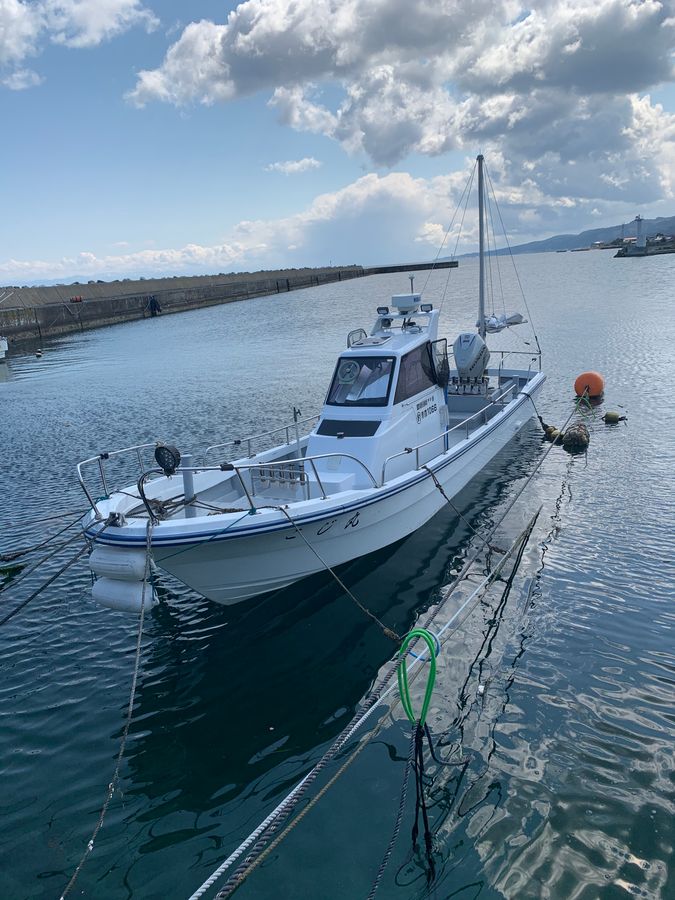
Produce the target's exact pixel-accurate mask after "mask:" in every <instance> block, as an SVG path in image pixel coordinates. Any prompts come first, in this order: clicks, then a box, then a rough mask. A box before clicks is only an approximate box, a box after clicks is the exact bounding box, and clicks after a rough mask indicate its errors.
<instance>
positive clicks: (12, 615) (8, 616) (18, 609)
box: [0, 546, 89, 628]
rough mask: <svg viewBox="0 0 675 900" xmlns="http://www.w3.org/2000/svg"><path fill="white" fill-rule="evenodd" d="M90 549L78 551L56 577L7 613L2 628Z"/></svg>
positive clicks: (1, 621)
mask: <svg viewBox="0 0 675 900" xmlns="http://www.w3.org/2000/svg"><path fill="white" fill-rule="evenodd" d="M88 549H89V548H88V547H86V546H85V547H82V549H81V550H78V552H77V553H76V554H75V556H73V557H71V558H70V559H69V560H68V562H67V563H66V564H65V565H64V566H61V568H60V569H59V571H58V572H57V573H56V574H55V575H52V577H51V578H49V579H47V581H45V582H44V584H41V585H40V587H39V588H38V589H37V590H35V591H33V593H32V594H31V595H30V597H28V598H27V599H26V600H24V601H23V602H22V603H19V605H18V606H16V607H15V608H14V609H13V610H12V611H11V612H9V613H7V615H6V616H4V618H2V619H0V628H1V627H2V626H3V625H4V624H5V623H6V622H9V620H10V619H13V618H14V616H15V615H16V614H17V613H20V612H21V610H22V609H25V608H26V607H27V606H28V604H29V603H32V602H33V600H35V598H36V597H38V596H39V595H40V594H41V593H42V591H44V589H45V588H47V587H49V585H50V584H52V582H54V581H56V579H57V578H58V577H59V576H60V575H63V573H64V572H65V571H66V569H69V568H70V567H71V566H72V565H74V564H75V563H76V562H77V561H78V559H79V558H80V557H81V556H82V554H83V553H86V552H87V550H88Z"/></svg>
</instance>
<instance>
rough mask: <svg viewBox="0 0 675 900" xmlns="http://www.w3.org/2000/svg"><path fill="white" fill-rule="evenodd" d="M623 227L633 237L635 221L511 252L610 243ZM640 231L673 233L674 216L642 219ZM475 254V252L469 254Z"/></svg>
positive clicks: (650, 234)
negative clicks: (598, 242)
mask: <svg viewBox="0 0 675 900" xmlns="http://www.w3.org/2000/svg"><path fill="white" fill-rule="evenodd" d="M622 228H623V235H624V237H635V233H636V227H635V221H632V222H628V223H627V224H625V225H623V226H622V225H611V226H610V227H608V228H591V229H589V230H588V231H582V232H580V234H556V235H555V236H554V237H550V238H546V240H543V241H530V242H529V243H527V244H517V245H516V246H515V247H514V246H512V247H511V250H512V251H513V253H546V252H550V251H552V250H576V249H577V247H590V246H592V244H594V243H596V241H602V242H603V243H610V242H611V241H615V240H617V239H618V238H621V229H622ZM642 232H643V234H645V235H646V236H647V237H653V236H654V235H655V234H659V233H661V234H675V216H659V217H657V218H656V219H643V223H642ZM497 252H498V253H508V249H506V250H503V249H502V250H498V251H497ZM470 255H471V256H475V254H473V253H472V254H470Z"/></svg>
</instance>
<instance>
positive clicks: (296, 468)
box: [195, 453, 380, 509]
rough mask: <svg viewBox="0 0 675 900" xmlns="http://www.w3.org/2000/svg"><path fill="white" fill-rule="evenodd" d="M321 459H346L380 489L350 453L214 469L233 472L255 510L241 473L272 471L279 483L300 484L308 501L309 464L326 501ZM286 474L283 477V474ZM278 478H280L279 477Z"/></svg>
mask: <svg viewBox="0 0 675 900" xmlns="http://www.w3.org/2000/svg"><path fill="white" fill-rule="evenodd" d="M321 459H348V460H350V461H351V462H353V463H356V464H357V466H359V467H360V468H361V469H362V470H363V471H364V472H365V473H366V475H367V476H368V479H369V480H370V483H371V484H372V486H373V487H380V485H379V484H378V483H377V479H376V478H375V476H374V475H373V473H372V472H371V471H370V469H369V468H368V466H367V465H366V464H365V463H364V462H363V461H362V460H360V459H359V458H358V457H357V456H352V455H351V454H350V453H318V454H316V456H303V457H302V458H301V459H284V460H275V461H274V463H272V464H270V463H242V464H241V465H239V464H238V463H237V464H235V463H223V464H222V465H220V466H218V467H215V468H218V469H220V470H221V471H226V472H227V471H233V472H236V474H237V476H238V478H239V481H240V483H241V485H242V487H243V489H244V493H245V494H246V496H247V499H248V501H249V503H250V504H251V508H253V509H255V506H254V503H253V500H252V499H251V496H250V494H249V491H248V489H247V487H246V485H245V482H244V479H243V478H242V475H241V472H249V473H251V474H253V473H258V477H260V473H262V477H263V478H265V476H267V475H269V474H270V471H272V474H273V477H274V475H277V473H278V475H277V478H276V480H278V481H280V483H281V482H284V483H285V482H289V481H290V482H292V481H296V482H297V483H298V484H301V485H303V486H304V487H305V489H306V493H307V499H309V491H310V482H309V479H308V478H307V475H306V472H305V468H304V467H305V466H306V465H307V464H309V466H310V468H311V470H312V474H313V475H314V479H315V480H316V483H317V485H318V487H319V490H320V491H321V497H322V499H323V500H326V499H327V497H328V494H327V493H326V488H325V486H324V483H323V481H322V480H321V476H320V475H319V471H318V469H317V467H316V462H317V461H318V460H321ZM213 468H214V467H209V468H201V469H199V470H195V471H201V472H204V471H210V470H212V469H213ZM286 472H287V473H288V474H287V475H285V474H284V473H286ZM279 476H280V477H279Z"/></svg>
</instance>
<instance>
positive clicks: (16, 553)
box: [0, 513, 82, 562]
mask: <svg viewBox="0 0 675 900" xmlns="http://www.w3.org/2000/svg"><path fill="white" fill-rule="evenodd" d="M81 519H82V513H78V515H77V517H76V518H75V519H73V521H72V522H69V523H68V525H64V526H63V528H60V529H59V530H58V531H56V532H54V534H51V535H49V537H48V538H45V540H43V541H41V542H40V543H39V544H35V545H34V546H33V547H22V548H21V549H20V550H9V551H8V552H7V553H0V562H13V561H14V560H15V559H19V557H21V556H26V555H27V554H29V553H35V551H36V550H41V549H42V548H43V547H46V546H47V544H50V543H51V542H52V541H53V540H55V538H57V537H58V536H59V535H60V534H63V532H64V531H68V529H69V528H72V527H73V525H77V523H78V522H79V521H80V520H81ZM37 524H38V525H40V524H42V522H41V520H38V522H37Z"/></svg>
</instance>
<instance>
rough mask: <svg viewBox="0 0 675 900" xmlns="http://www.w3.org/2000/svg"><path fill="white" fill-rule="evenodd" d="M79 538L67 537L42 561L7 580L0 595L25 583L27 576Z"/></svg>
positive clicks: (0, 590) (1, 587)
mask: <svg viewBox="0 0 675 900" xmlns="http://www.w3.org/2000/svg"><path fill="white" fill-rule="evenodd" d="M81 537H82V535H81V534H79V533H78V534H74V535H72V537H69V538H68V540H67V541H64V542H63V543H62V544H59V546H58V547H57V548H56V549H55V550H52V551H51V553H48V554H47V555H46V556H43V557H42V559H39V560H38V561H37V562H36V563H35V564H34V565H33V566H31V567H30V568H29V569H27V570H26V571H25V572H21V574H20V575H18V576H17V577H16V578H9V579H8V580H7V582H6V583H5V584H3V585H0V594H1V593H2V592H3V591H5V590H7V589H8V588H10V587H12V588H14V587H16V586H17V585H18V584H21V582H22V581H25V580H26V578H28V576H29V575H32V574H33V572H35V571H36V570H37V569H39V568H40V567H41V566H42V565H43V564H44V563H46V562H47V560H48V559H51V558H52V556H56V555H57V554H59V553H60V552H61V551H62V550H64V549H65V548H66V547H68V546H69V545H70V544H72V543H73V541H76V540H78V539H80V538H81ZM14 568H20V567H19V566H15V567H14Z"/></svg>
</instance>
